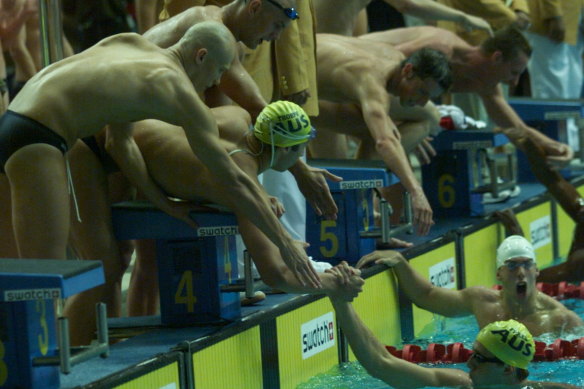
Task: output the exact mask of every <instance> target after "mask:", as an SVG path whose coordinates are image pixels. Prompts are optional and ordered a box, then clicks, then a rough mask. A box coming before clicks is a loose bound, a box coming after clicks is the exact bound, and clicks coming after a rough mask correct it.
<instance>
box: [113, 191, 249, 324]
mask: <svg viewBox="0 0 584 389" xmlns="http://www.w3.org/2000/svg"><path fill="white" fill-rule="evenodd" d="M191 216H192V217H193V219H194V220H195V221H196V222H197V224H198V225H199V227H198V228H197V229H193V228H191V227H190V226H189V225H187V224H186V223H185V222H183V221H181V220H178V219H176V218H173V217H171V216H169V215H167V214H166V213H164V212H162V211H160V210H159V209H157V208H156V207H154V206H153V205H152V204H150V203H148V202H141V201H133V202H123V203H117V204H114V205H113V206H112V219H113V226H114V233H115V235H116V238H118V239H120V240H128V239H155V240H156V260H157V262H158V282H159V292H160V313H161V322H162V324H165V325H188V324H200V323H210V322H218V321H222V320H234V319H237V318H239V317H241V305H240V301H239V293H238V292H233V291H230V292H229V291H224V290H223V289H224V288H223V287H226V286H228V285H230V284H231V283H232V282H233V281H235V280H236V279H237V253H236V248H235V235H237V234H238V233H239V229H238V227H237V221H236V218H235V215H233V214H232V213H229V212H224V211H217V212H212V211H209V212H196V213H193V214H192V215H191Z"/></svg>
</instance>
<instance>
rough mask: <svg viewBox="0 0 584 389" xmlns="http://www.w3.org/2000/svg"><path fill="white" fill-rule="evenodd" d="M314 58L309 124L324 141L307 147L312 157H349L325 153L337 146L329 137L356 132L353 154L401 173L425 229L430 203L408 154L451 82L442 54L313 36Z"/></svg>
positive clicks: (416, 216) (422, 135)
mask: <svg viewBox="0 0 584 389" xmlns="http://www.w3.org/2000/svg"><path fill="white" fill-rule="evenodd" d="M317 58H318V88H319V98H320V102H319V109H320V115H319V116H318V118H316V119H315V120H314V122H315V124H316V126H317V128H318V129H319V133H320V134H323V136H322V138H323V139H321V140H318V143H319V146H318V147H319V148H318V150H317V149H316V148H313V147H312V146H311V148H310V151H311V153H312V156H313V157H318V158H322V157H324V155H326V157H327V158H339V157H340V158H347V155H346V153H344V152H340V155H331V154H329V153H333V154H334V153H337V152H339V149H337V145H334V144H331V143H328V141H329V138H328V137H327V136H328V134H330V133H343V134H346V135H350V136H354V137H357V138H358V139H359V140H360V141H361V142H362V145H361V149H360V150H359V153H358V155H357V157H358V158H361V159H377V158H381V159H382V160H383V161H384V162H385V164H386V166H387V167H388V169H390V170H391V171H392V172H393V173H395V175H397V176H398V178H399V179H400V182H401V184H402V185H403V186H404V187H405V188H406V190H407V191H408V192H409V193H410V195H411V197H412V208H413V215H414V217H413V219H414V220H413V222H414V225H415V226H416V227H417V232H418V234H420V235H425V234H427V233H428V231H429V230H430V227H431V226H432V224H433V223H434V222H433V220H432V209H431V208H430V204H429V203H428V200H427V198H426V196H425V194H424V192H423V190H422V187H421V185H420V183H419V182H418V181H417V179H416V177H415V176H414V173H413V171H412V168H411V166H410V164H409V161H408V159H407V155H406V152H407V151H408V149H411V148H413V147H414V146H415V145H416V144H417V142H418V141H419V140H421V139H423V138H425V137H426V135H427V134H428V132H429V131H430V128H431V127H433V126H434V125H437V123H438V120H439V115H438V112H437V110H436V109H435V108H434V107H433V105H432V103H429V100H430V99H431V98H433V97H438V96H439V95H440V94H442V93H443V92H444V91H446V90H448V88H449V87H450V84H451V82H452V78H451V74H450V68H449V66H448V64H447V60H446V57H445V56H444V55H443V54H441V53H439V52H438V51H436V50H422V51H419V52H416V53H414V54H412V55H410V56H409V57H406V56H404V55H403V54H402V53H400V52H399V51H397V50H395V49H392V48H389V47H387V46H385V45H382V44H370V43H369V42H366V41H364V40H361V39H358V38H352V37H343V36H339V35H332V34H318V35H317ZM397 121H399V125H400V126H401V127H402V128H401V131H400V130H399V129H398V125H396V124H397V123H396V122H397ZM321 129H322V130H321ZM406 139H407V140H406ZM331 149H332V150H331ZM325 153H326V154H325ZM323 154H324V155H323Z"/></svg>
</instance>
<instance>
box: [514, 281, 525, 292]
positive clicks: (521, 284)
mask: <svg viewBox="0 0 584 389" xmlns="http://www.w3.org/2000/svg"><path fill="white" fill-rule="evenodd" d="M516 288H517V294H518V295H525V293H526V292H527V284H526V283H525V282H518V283H517V286H516Z"/></svg>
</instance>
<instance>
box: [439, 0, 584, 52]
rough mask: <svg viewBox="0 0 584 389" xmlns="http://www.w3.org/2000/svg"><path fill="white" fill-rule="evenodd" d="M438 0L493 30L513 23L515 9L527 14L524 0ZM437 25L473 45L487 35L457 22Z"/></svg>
mask: <svg viewBox="0 0 584 389" xmlns="http://www.w3.org/2000/svg"><path fill="white" fill-rule="evenodd" d="M578 1H581V0H578ZM438 2H439V3H441V4H444V5H447V6H449V7H451V8H454V9H458V10H460V11H462V12H465V13H467V14H470V15H475V16H479V17H481V18H483V19H485V20H486V21H487V22H489V24H490V25H491V27H492V28H493V30H498V29H500V28H503V27H505V26H507V25H509V24H510V23H513V22H514V21H515V18H516V16H515V12H516V11H522V12H525V13H526V14H529V8H528V5H527V1H526V0H438ZM508 3H509V4H508ZM438 26H439V27H442V28H445V29H447V30H450V31H452V32H454V33H456V34H457V35H458V36H460V37H461V38H462V39H464V40H465V41H467V42H468V43H470V44H471V45H473V46H476V45H479V44H480V43H481V42H482V41H483V40H485V39H486V38H487V37H488V34H487V33H486V32H484V31H478V30H475V31H470V32H468V31H466V30H465V29H464V27H462V26H461V25H460V24H458V23H453V22H447V21H440V22H438Z"/></svg>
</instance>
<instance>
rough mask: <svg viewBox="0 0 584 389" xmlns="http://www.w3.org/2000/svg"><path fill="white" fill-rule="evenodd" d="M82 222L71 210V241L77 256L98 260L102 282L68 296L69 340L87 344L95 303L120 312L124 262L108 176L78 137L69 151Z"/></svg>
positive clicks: (92, 328)
mask: <svg viewBox="0 0 584 389" xmlns="http://www.w3.org/2000/svg"><path fill="white" fill-rule="evenodd" d="M69 161H70V164H71V173H72V175H73V182H74V184H75V189H76V193H77V199H78V203H79V212H80V215H81V220H82V222H81V223H80V222H79V221H77V218H76V215H75V213H74V212H75V211H74V210H72V212H71V219H72V221H71V234H70V242H71V245H72V247H73V250H74V251H75V253H76V254H77V256H78V257H79V258H80V259H91V260H101V261H102V263H103V269H104V273H105V284H103V285H100V286H98V287H95V288H92V289H89V290H87V291H85V292H83V293H80V294H76V295H74V296H72V297H71V298H69V299H68V300H67V304H66V306H65V316H66V317H68V318H69V327H70V335H71V344H72V345H75V346H78V345H87V344H89V343H90V342H91V340H92V339H93V338H94V336H93V334H94V332H95V329H96V325H95V305H96V304H97V303H98V302H104V303H105V304H106V305H107V313H108V316H109V317H118V316H120V315H121V307H122V297H121V296H122V295H121V293H122V289H121V282H122V276H123V274H124V270H125V268H126V265H125V263H124V261H123V259H122V258H121V255H120V250H119V247H118V244H117V241H116V239H115V237H114V234H113V227H112V217H111V207H110V204H111V203H110V199H109V193H108V177H107V175H106V173H105V171H104V170H103V168H102V165H101V163H100V161H99V160H98V159H97V157H96V156H95V154H94V153H93V152H92V151H91V150H90V149H89V148H88V147H87V145H86V144H85V143H83V142H81V141H78V142H77V143H76V145H75V146H74V147H73V148H72V150H71V151H70V155H69Z"/></svg>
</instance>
